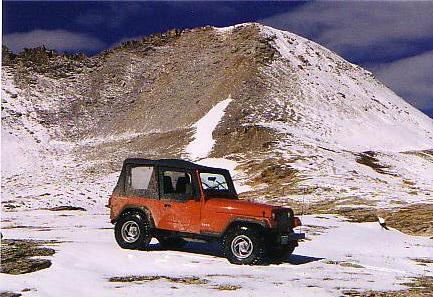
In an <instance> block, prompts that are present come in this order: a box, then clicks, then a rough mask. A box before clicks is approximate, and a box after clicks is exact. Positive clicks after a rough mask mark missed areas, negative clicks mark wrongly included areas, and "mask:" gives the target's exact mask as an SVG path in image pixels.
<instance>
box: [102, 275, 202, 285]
mask: <svg viewBox="0 0 433 297" xmlns="http://www.w3.org/2000/svg"><path fill="white" fill-rule="evenodd" d="M156 280H166V281H169V282H172V283H177V284H184V285H205V284H207V283H208V282H209V281H208V280H207V279H202V278H199V277H196V276H192V277H171V276H164V275H131V276H115V277H110V278H109V279H108V281H109V282H116V283H119V282H120V283H131V282H151V281H156Z"/></svg>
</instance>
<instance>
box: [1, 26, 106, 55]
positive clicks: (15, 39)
mask: <svg viewBox="0 0 433 297" xmlns="http://www.w3.org/2000/svg"><path fill="white" fill-rule="evenodd" d="M3 44H4V45H6V46H7V47H9V48H10V49H11V50H12V51H14V52H19V51H21V50H23V49H24V48H33V47H38V46H42V45H44V46H45V47H47V48H49V49H56V50H60V51H63V50H99V49H102V48H103V47H104V46H105V44H104V43H103V42H102V41H101V40H99V39H98V38H95V37H92V36H89V35H87V34H83V33H74V32H70V31H66V30H33V31H30V32H18V33H12V34H7V35H4V36H3Z"/></svg>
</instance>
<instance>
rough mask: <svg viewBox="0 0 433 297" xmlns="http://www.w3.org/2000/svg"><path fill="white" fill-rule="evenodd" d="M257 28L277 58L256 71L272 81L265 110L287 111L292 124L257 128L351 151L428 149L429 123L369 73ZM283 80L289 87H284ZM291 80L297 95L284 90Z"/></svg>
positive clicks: (431, 141) (431, 139) (432, 141)
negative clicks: (271, 39) (271, 42)
mask: <svg viewBox="0 0 433 297" xmlns="http://www.w3.org/2000/svg"><path fill="white" fill-rule="evenodd" d="M260 28H261V30H262V32H263V34H264V35H266V36H275V37H276V38H275V39H274V44H275V47H276V49H277V50H278V51H279V53H280V55H281V57H280V58H279V59H276V60H275V61H274V62H273V63H272V65H270V66H269V67H265V68H264V69H263V70H262V71H263V73H264V74H265V75H267V76H269V77H271V80H273V81H274V82H275V87H274V86H271V89H274V91H273V92H274V95H273V97H274V98H272V99H271V101H270V102H268V103H269V105H268V106H267V108H268V109H269V110H270V111H271V110H272V112H274V113H280V112H282V113H287V112H289V111H290V112H291V113H292V114H294V115H298V120H297V121H296V123H295V124H293V123H291V122H289V123H287V122H275V121H269V120H268V119H266V120H262V121H258V123H257V124H258V125H262V126H265V127H271V128H274V129H276V130H277V131H279V132H280V133H291V134H294V135H296V136H299V137H302V138H303V139H304V140H306V141H308V142H309V143H311V144H315V145H323V144H326V145H329V146H333V147H337V148H340V149H347V150H351V151H357V152H361V151H368V150H371V151H384V152H401V151H408V150H422V149H432V148H433V120H432V119H431V118H429V117H428V116H427V115H425V114H423V113H422V112H420V111H419V110H417V109H415V108H414V107H412V106H411V105H409V104H408V103H407V102H405V101H404V100H403V99H402V98H400V97H399V96H397V95H396V94H395V93H394V92H392V91H391V90H389V89H388V88H386V87H385V86H384V85H383V84H381V83H379V82H378V81H376V80H375V79H374V77H373V76H372V75H371V73H369V72H368V71H365V70H363V69H362V68H360V67H358V66H356V65H353V64H350V63H349V62H347V61H345V60H344V59H342V58H341V57H339V56H338V55H336V54H334V53H333V52H331V51H329V50H328V49H325V48H323V47H322V46H320V45H318V44H316V43H314V42H312V41H309V40H307V39H305V38H302V37H300V36H297V35H295V34H292V33H289V32H284V31H280V30H277V29H273V28H271V27H267V26H261V27H260ZM293 69H296V71H295V72H294V71H293ZM289 78H290V79H289ZM285 79H288V83H290V85H285ZM293 80H295V81H296V82H297V84H299V85H300V86H302V91H301V92H299V91H296V90H295V91H294V90H293V89H290V88H291V87H292V86H291V85H292V84H293ZM282 96H283V98H281V97H282ZM284 96H285V98H284ZM288 96H290V97H288ZM285 104H286V105H287V106H288V107H286V105H285ZM287 108H289V110H287ZM253 117H254V115H253V116H252V118H253Z"/></svg>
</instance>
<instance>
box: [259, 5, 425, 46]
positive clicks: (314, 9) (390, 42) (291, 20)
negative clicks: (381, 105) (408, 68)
mask: <svg viewBox="0 0 433 297" xmlns="http://www.w3.org/2000/svg"><path fill="white" fill-rule="evenodd" d="M432 15H433V3H432V2H428V1H427V2H398V3H396V2H391V3H390V2H350V3H348V2H314V3H311V4H306V5H304V6H302V7H300V8H298V9H295V10H293V11H290V12H287V13H283V14H278V15H275V16H272V17H269V18H266V19H263V20H261V22H262V23H264V24H267V25H270V26H273V27H277V28H281V29H285V30H289V31H293V32H295V33H298V34H300V35H304V36H306V37H309V38H313V39H314V40H315V41H318V42H319V43H321V44H323V45H325V46H327V47H328V48H330V49H332V50H336V51H337V52H339V53H341V54H350V53H354V51H356V52H359V51H361V50H363V49H365V48H374V49H375V50H376V51H383V54H384V55H386V54H395V53H398V52H403V53H404V52H405V51H408V50H410V49H411V48H413V44H412V43H413V42H414V41H422V40H425V39H429V40H431V39H432V28H433V17H432ZM376 54H380V53H376Z"/></svg>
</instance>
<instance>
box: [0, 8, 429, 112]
mask: <svg viewBox="0 0 433 297" xmlns="http://www.w3.org/2000/svg"><path fill="white" fill-rule="evenodd" d="M432 15H433V2H350V3H347V2H281V1H280V2H264V1H261V2H254V1H248V2H222V1H219V2H211V1H206V2H185V1H173V2H148V1H147V2H145V1H143V2H83V1H77V2H34V1H32V2H18V1H13V2H7V1H6V2H5V1H3V38H2V39H3V44H6V45H7V46H9V47H10V48H12V49H13V50H14V51H20V50H21V49H22V48H24V47H34V46H38V45H41V44H44V45H46V46H47V47H49V48H53V49H57V50H60V51H68V52H78V51H81V52H85V53H87V54H89V55H91V54H95V53H98V52H100V51H101V50H104V49H106V48H110V47H112V46H114V45H116V44H118V43H119V42H121V41H124V40H128V39H130V38H138V37H140V36H145V35H149V34H152V33H155V32H162V31H166V30H168V29H172V28H179V29H183V28H192V27H198V26H205V25H212V26H229V25H233V24H237V23H243V22H260V23H264V24H267V25H270V26H273V27H276V28H279V29H284V30H288V31H291V32H294V33H297V34H299V35H301V36H304V37H307V38H309V39H312V40H314V41H316V42H318V43H320V44H322V45H324V46H326V47H328V48H329V49H331V50H333V51H336V52H337V53H339V54H340V55H342V56H343V57H344V58H345V59H347V60H349V61H351V62H353V63H356V64H359V65H361V66H363V67H365V68H367V69H369V70H371V71H372V72H373V73H374V74H375V76H376V77H378V78H379V79H380V80H381V81H382V82H384V83H385V84H386V85H388V86H389V87H391V88H392V89H393V90H394V91H396V92H397V93H398V94H399V95H401V96H402V97H404V98H405V99H406V100H407V101H408V102H410V103H411V104H412V105H414V106H415V107H417V108H419V109H421V110H422V111H424V112H425V113H427V114H429V115H430V116H431V117H433V87H432V86H433V17H432Z"/></svg>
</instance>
